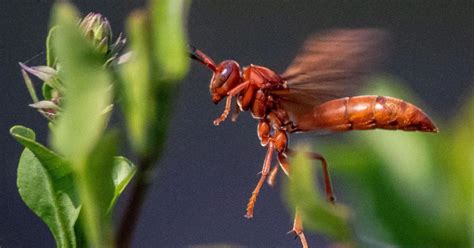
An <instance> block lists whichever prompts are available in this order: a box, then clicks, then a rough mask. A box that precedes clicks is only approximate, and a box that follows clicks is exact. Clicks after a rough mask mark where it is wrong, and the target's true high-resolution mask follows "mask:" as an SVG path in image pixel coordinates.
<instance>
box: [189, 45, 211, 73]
mask: <svg viewBox="0 0 474 248" xmlns="http://www.w3.org/2000/svg"><path fill="white" fill-rule="evenodd" d="M188 46H189V57H191V58H192V59H194V60H196V61H199V62H200V63H201V64H203V65H205V66H207V67H209V69H211V70H212V71H214V72H215V71H216V64H215V63H214V61H213V60H212V59H211V58H209V56H207V55H206V54H205V53H203V52H201V50H199V49H197V48H196V47H194V46H193V45H191V44H188Z"/></svg>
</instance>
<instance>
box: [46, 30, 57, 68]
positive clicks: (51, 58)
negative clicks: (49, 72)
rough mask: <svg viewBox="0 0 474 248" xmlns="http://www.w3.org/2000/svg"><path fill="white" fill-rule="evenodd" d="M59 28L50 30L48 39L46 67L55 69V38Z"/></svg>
mask: <svg viewBox="0 0 474 248" xmlns="http://www.w3.org/2000/svg"><path fill="white" fill-rule="evenodd" d="M56 30H57V27H56V26H54V27H52V28H50V29H49V33H48V38H46V65H47V66H49V67H53V68H54V67H55V64H56V54H55V51H54V48H53V47H54V43H53V40H54V38H53V37H54V36H55V35H56Z"/></svg>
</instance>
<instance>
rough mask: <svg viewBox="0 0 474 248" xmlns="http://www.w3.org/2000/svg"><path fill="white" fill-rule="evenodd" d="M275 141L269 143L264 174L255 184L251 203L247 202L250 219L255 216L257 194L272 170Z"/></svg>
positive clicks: (247, 215)
mask: <svg viewBox="0 0 474 248" xmlns="http://www.w3.org/2000/svg"><path fill="white" fill-rule="evenodd" d="M273 149H274V146H273V142H270V143H269V144H268V150H267V155H266V156H265V161H264V162H263V168H262V174H261V175H260V180H259V181H258V183H257V186H255V189H254V190H253V192H252V196H251V197H250V199H249V203H248V204H247V213H246V214H245V217H246V218H248V219H251V218H252V217H253V209H254V206H255V202H256V201H257V196H258V193H259V192H260V189H261V188H262V186H263V183H264V182H265V179H266V178H267V175H268V173H269V172H270V163H271V160H272V155H273Z"/></svg>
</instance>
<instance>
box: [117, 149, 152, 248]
mask: <svg viewBox="0 0 474 248" xmlns="http://www.w3.org/2000/svg"><path fill="white" fill-rule="evenodd" d="M156 161H157V158H156V157H150V156H147V157H143V158H141V159H140V160H139V164H138V170H137V174H136V175H135V176H136V183H135V186H134V188H133V191H132V195H131V196H130V200H129V203H128V206H127V208H126V209H125V212H124V214H123V217H122V223H121V225H120V227H119V229H118V231H117V236H116V244H115V247H117V248H126V247H130V243H131V241H132V237H133V232H134V230H135V227H136V225H137V221H138V217H139V214H140V210H141V208H142V205H143V202H144V200H145V195H146V193H147V191H148V188H149V187H150V185H151V183H152V181H153V180H152V178H153V171H154V170H153V168H154V167H153V164H154V162H156Z"/></svg>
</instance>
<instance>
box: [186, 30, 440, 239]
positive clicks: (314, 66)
mask: <svg viewBox="0 0 474 248" xmlns="http://www.w3.org/2000/svg"><path fill="white" fill-rule="evenodd" d="M384 37H385V35H384V32H383V31H380V30H376V29H353V30H332V31H328V32H327V33H325V34H321V35H316V36H312V37H310V38H309V39H308V40H307V41H306V42H305V43H304V45H303V49H302V51H301V52H300V53H299V54H298V55H297V56H296V58H295V59H294V60H293V62H292V63H291V64H290V66H289V67H288V68H287V69H286V71H285V72H283V73H282V74H278V73H276V72H274V71H273V70H271V69H269V68H267V67H264V66H258V65H253V64H251V65H249V66H247V67H244V68H241V67H240V65H239V64H238V63H237V62H236V61H234V60H224V61H222V62H221V63H219V64H216V63H215V62H214V61H213V60H212V59H211V58H210V57H208V56H207V55H206V54H204V53H203V52H202V51H200V50H198V49H196V48H194V47H192V46H190V49H191V51H190V56H191V58H192V59H194V60H197V61H199V62H200V63H202V64H204V65H206V66H207V67H208V68H209V69H211V70H212V72H213V76H212V79H211V82H210V85H209V89H210V93H211V96H212V101H213V102H214V103H215V104H217V103H219V102H220V101H221V100H222V99H224V98H226V104H225V108H224V111H223V113H222V114H221V116H220V117H219V118H217V119H216V120H214V125H216V126H217V125H219V124H220V123H221V122H223V121H224V120H225V119H226V118H227V116H228V115H229V113H230V111H231V106H232V99H234V98H235V99H236V102H237V106H236V109H235V113H234V115H233V118H232V119H233V120H235V118H236V116H237V114H238V113H239V112H241V111H250V113H251V115H252V117H253V118H255V119H257V120H258V121H259V123H258V127H257V134H258V138H259V139H260V142H261V145H262V146H264V147H267V154H266V156H265V160H264V162H263V168H262V173H261V176H260V180H259V181H258V183H257V186H256V187H255V189H254V191H253V192H252V195H251V197H250V200H249V203H248V205H247V213H246V215H245V216H246V217H247V218H252V217H253V210H254V205H255V202H256V200H257V196H258V194H259V192H260V189H261V187H262V186H263V184H264V182H265V180H266V178H267V177H268V183H269V184H270V185H273V184H274V181H275V175H276V174H277V173H278V170H279V167H280V168H281V169H282V170H283V172H284V173H285V174H286V175H288V176H289V174H290V165H289V163H288V160H287V155H291V153H292V151H291V150H290V149H288V133H295V132H310V131H323V132H328V131H329V132H343V131H351V130H369V129H376V128H380V129H391V130H404V131H423V132H438V129H437V127H436V126H435V124H434V123H433V122H432V121H431V119H430V118H429V117H428V116H427V115H426V114H425V113H424V112H423V111H422V110H421V109H420V108H418V107H416V106H415V105H413V104H411V103H408V102H406V101H403V100H401V99H397V98H393V97H388V96H373V95H365V96H354V92H355V90H357V89H358V88H360V86H361V85H362V84H361V82H362V81H363V78H364V76H367V75H368V74H369V73H370V72H371V69H372V68H373V67H374V66H375V65H376V64H377V63H379V62H380V59H381V57H382V54H383V43H384V42H383V40H384ZM273 152H276V153H277V159H278V165H277V166H275V167H274V168H273V169H272V170H270V167H271V160H272V155H273ZM308 156H310V157H311V158H313V159H316V160H320V161H321V162H322V166H323V176H324V182H325V191H326V197H327V200H328V201H330V202H334V196H333V191H332V186H331V181H330V178H329V173H328V169H327V163H326V159H324V157H323V156H321V155H320V154H317V153H308ZM292 231H293V232H294V233H295V234H296V235H298V236H299V237H300V240H301V242H302V244H303V247H307V246H308V245H307V242H306V239H305V236H304V234H303V227H302V221H301V218H300V217H299V215H298V213H296V214H295V221H294V226H293V229H292Z"/></svg>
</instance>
